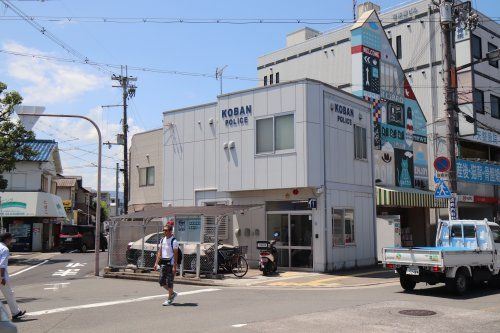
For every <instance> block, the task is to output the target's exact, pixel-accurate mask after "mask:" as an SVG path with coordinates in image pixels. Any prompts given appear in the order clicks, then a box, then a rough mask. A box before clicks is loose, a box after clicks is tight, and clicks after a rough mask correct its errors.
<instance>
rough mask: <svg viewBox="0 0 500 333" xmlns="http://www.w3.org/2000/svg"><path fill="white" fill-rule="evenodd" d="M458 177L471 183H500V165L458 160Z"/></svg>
mask: <svg viewBox="0 0 500 333" xmlns="http://www.w3.org/2000/svg"><path fill="white" fill-rule="evenodd" d="M457 179H458V180H460V181H464V182H470V183H482V184H491V185H500V165H494V164H488V163H480V162H472V161H466V160H457Z"/></svg>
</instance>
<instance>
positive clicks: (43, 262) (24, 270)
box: [10, 260, 49, 276]
mask: <svg viewBox="0 0 500 333" xmlns="http://www.w3.org/2000/svg"><path fill="white" fill-rule="evenodd" d="M48 261H49V260H44V261H42V262H41V263H39V264H36V265H35V266H30V267H28V268H25V269H23V270H21V271H19V272H15V273H14V274H10V276H16V275H19V274H21V273H24V272H27V271H29V270H30V269H33V268H36V267H38V266H41V265H43V264H45V263H46V262H48Z"/></svg>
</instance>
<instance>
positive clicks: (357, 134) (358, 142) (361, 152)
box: [354, 125, 368, 160]
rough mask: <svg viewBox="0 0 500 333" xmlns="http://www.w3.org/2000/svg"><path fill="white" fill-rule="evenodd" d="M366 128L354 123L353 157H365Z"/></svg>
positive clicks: (366, 153)
mask: <svg viewBox="0 0 500 333" xmlns="http://www.w3.org/2000/svg"><path fill="white" fill-rule="evenodd" d="M367 155H368V152H367V147H366V128H364V127H360V126H356V125H354V158H355V159H357V160H366V159H367Z"/></svg>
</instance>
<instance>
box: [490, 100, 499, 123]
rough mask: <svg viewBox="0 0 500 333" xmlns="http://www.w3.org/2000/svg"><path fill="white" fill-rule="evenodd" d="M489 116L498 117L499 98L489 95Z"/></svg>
mask: <svg viewBox="0 0 500 333" xmlns="http://www.w3.org/2000/svg"><path fill="white" fill-rule="evenodd" d="M490 104H491V116H492V117H493V118H497V119H500V98H498V97H497V96H495V95H490Z"/></svg>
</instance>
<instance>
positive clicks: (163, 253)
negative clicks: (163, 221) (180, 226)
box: [154, 224, 179, 306]
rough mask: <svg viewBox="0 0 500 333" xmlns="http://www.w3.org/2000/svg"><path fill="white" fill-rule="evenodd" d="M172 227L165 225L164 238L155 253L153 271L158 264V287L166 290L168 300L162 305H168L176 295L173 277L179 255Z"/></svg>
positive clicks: (156, 268)
mask: <svg viewBox="0 0 500 333" xmlns="http://www.w3.org/2000/svg"><path fill="white" fill-rule="evenodd" d="M172 230H173V226H172V225H170V224H167V225H166V226H165V227H164V228H163V233H164V235H165V236H164V237H163V238H162V239H161V241H160V244H159V247H158V252H157V253H156V262H155V267H154V268H155V271H156V270H158V264H160V281H159V282H160V286H162V287H163V288H165V289H167V290H168V299H167V300H166V301H165V302H164V303H163V305H165V306H166V305H170V304H172V302H173V301H174V299H175V297H176V296H177V293H176V292H175V291H174V277H175V274H176V273H177V262H178V261H177V259H178V255H179V244H178V243H177V240H176V239H175V237H174V235H173V233H172Z"/></svg>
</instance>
